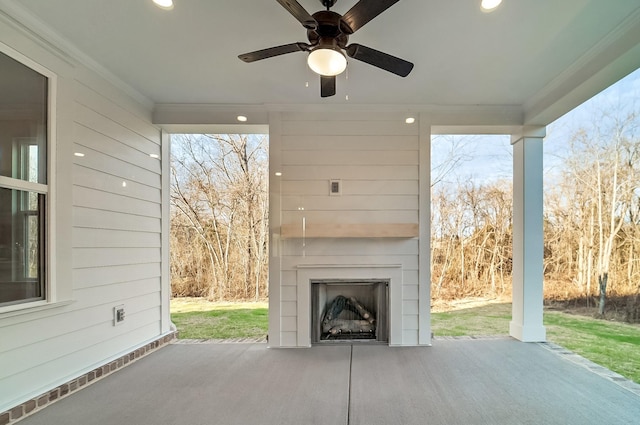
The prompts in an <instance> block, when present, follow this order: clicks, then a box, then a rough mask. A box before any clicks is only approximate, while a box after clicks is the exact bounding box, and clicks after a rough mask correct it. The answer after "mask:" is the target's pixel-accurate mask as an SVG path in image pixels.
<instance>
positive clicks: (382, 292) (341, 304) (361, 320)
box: [311, 280, 389, 343]
mask: <svg viewBox="0 0 640 425" xmlns="http://www.w3.org/2000/svg"><path fill="white" fill-rule="evenodd" d="M388 286H389V281H388V280H366V281H363V280H330V281H326V280H321V281H312V282H311V287H312V297H311V298H312V299H311V302H312V306H311V307H312V308H311V316H312V320H311V326H312V338H313V342H314V343H323V342H339V341H341V342H352V341H362V342H387V341H388V323H387V317H388V315H387V309H388V307H387V297H388V296H387V294H388Z"/></svg>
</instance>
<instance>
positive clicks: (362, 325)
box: [322, 295, 376, 336]
mask: <svg viewBox="0 0 640 425" xmlns="http://www.w3.org/2000/svg"><path fill="white" fill-rule="evenodd" d="M345 309H346V310H349V311H352V312H354V313H356V314H357V315H359V316H360V317H361V319H360V320H347V319H340V318H338V316H339V315H340V313H342V311H343V310H345ZM375 330H376V325H375V318H374V317H373V314H371V312H369V311H368V310H367V309H366V308H365V307H364V306H363V305H362V303H360V302H359V301H358V300H357V299H356V298H355V297H349V298H346V297H343V296H342V295H338V296H337V297H335V298H334V299H333V301H332V302H331V304H330V305H329V306H328V308H327V311H326V313H325V315H324V318H323V319H322V333H323V334H328V336H334V335H338V334H341V333H365V332H368V333H374V332H375Z"/></svg>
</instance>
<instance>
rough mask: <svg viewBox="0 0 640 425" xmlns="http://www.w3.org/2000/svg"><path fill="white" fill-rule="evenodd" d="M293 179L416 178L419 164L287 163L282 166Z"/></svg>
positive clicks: (288, 176)
mask: <svg viewBox="0 0 640 425" xmlns="http://www.w3.org/2000/svg"><path fill="white" fill-rule="evenodd" d="M281 169H282V175H283V177H284V178H285V179H291V180H329V179H342V180H416V181H417V179H418V166H417V165H414V166H400V165H378V166H368V165H287V164H284V165H282V167H281Z"/></svg>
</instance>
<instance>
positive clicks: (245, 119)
mask: <svg viewBox="0 0 640 425" xmlns="http://www.w3.org/2000/svg"><path fill="white" fill-rule="evenodd" d="M236 119H237V120H238V121H240V122H246V121H247V117H245V116H244V115H238V116H237V117H236Z"/></svg>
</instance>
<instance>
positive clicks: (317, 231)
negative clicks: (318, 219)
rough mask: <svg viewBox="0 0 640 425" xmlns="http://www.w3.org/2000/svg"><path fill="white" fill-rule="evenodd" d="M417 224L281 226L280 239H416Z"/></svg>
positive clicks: (312, 224) (417, 233)
mask: <svg viewBox="0 0 640 425" xmlns="http://www.w3.org/2000/svg"><path fill="white" fill-rule="evenodd" d="M419 231H420V229H419V226H418V224H417V223H339V224H335V223H333V224H332V223H306V224H305V225H304V226H302V225H300V224H283V225H282V226H281V227H280V236H281V237H282V238H285V239H287V238H417V237H418V236H419Z"/></svg>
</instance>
